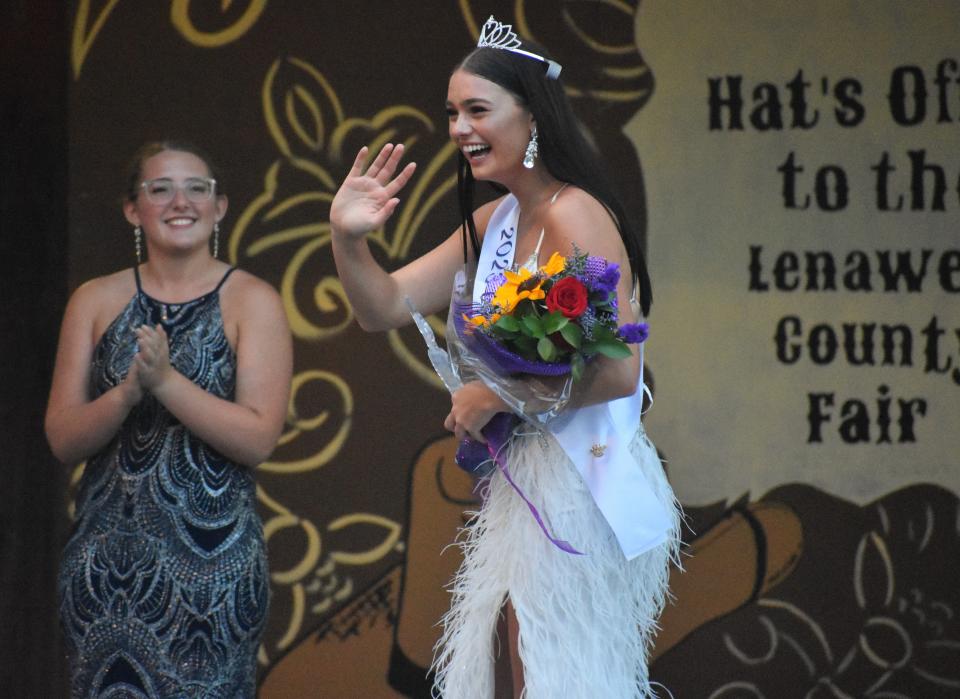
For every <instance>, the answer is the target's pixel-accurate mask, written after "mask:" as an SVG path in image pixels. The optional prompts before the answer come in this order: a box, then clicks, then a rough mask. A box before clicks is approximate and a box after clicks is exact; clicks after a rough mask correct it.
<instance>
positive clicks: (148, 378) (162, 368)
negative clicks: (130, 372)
mask: <svg viewBox="0 0 960 699" xmlns="http://www.w3.org/2000/svg"><path fill="white" fill-rule="evenodd" d="M137 348H138V349H137V357H136V360H135V361H136V363H137V370H138V374H139V377H140V385H142V386H143V387H144V388H146V389H148V390H153V389H155V388H157V387H158V386H159V385H160V384H162V383H163V382H164V380H165V379H166V378H167V377H168V376H169V374H170V372H172V371H173V367H172V366H171V365H170V343H169V341H168V339H167V333H166V331H165V330H164V329H163V326H162V325H160V324H157V325H156V326H155V327H152V328H151V327H150V326H149V325H141V326H140V327H139V328H137Z"/></svg>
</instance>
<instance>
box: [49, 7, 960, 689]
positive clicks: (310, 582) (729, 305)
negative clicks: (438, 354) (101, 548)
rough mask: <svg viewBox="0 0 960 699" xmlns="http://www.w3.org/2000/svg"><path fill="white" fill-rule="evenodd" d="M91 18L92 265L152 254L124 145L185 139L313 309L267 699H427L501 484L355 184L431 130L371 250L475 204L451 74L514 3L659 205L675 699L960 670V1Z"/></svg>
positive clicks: (77, 214)
mask: <svg viewBox="0 0 960 699" xmlns="http://www.w3.org/2000/svg"><path fill="white" fill-rule="evenodd" d="M68 12H69V13H70V23H71V27H72V40H71V45H70V68H69V69H70V73H71V80H72V82H71V90H70V100H69V101H70V117H69V124H70V135H69V154H70V160H69V162H70V231H69V239H70V240H69V245H70V269H69V278H70V284H71V286H76V285H77V284H79V283H80V282H81V281H83V280H84V279H87V278H89V277H91V276H95V275H98V274H103V273H107V272H109V271H113V270H115V269H118V268H122V267H124V266H129V265H130V264H131V263H132V262H133V241H132V234H131V231H129V230H128V227H127V226H126V224H125V222H124V220H123V218H122V215H121V212H120V206H119V196H120V193H121V191H122V188H123V171H124V166H125V164H126V161H127V158H128V157H129V156H130V154H132V153H133V151H134V150H135V149H136V148H137V146H138V145H139V144H140V143H141V142H143V141H144V140H150V139H157V138H163V137H168V136H175V137H185V138H188V139H190V140H193V141H195V142H197V143H199V144H200V145H202V146H204V147H206V148H207V149H208V150H210V151H211V152H212V153H213V154H214V156H215V157H216V158H218V159H219V160H220V161H221V164H222V166H223V168H224V170H225V171H226V177H225V180H226V182H225V185H226V193H227V194H228V196H229V198H230V208H229V212H228V214H227V219H226V225H225V226H223V227H222V228H223V231H224V235H225V240H224V241H221V250H226V254H227V255H228V256H229V258H230V260H231V261H232V262H234V263H236V264H238V265H240V266H242V267H244V268H245V269H247V270H249V271H251V272H253V273H255V274H257V275H259V276H261V277H263V278H264V279H266V280H268V281H269V282H271V283H272V284H274V285H275V286H276V288H277V289H278V290H279V291H280V293H281V294H282V296H283V299H284V303H285V307H286V310H287V314H288V317H289V319H290V323H291V326H292V328H293V332H294V336H295V341H296V345H295V350H296V360H295V361H296V367H295V377H294V390H293V396H292V399H291V403H290V408H289V413H288V421H287V429H286V430H285V432H284V435H283V437H282V439H281V442H280V445H279V446H278V448H277V450H276V452H275V453H274V455H273V456H272V457H271V459H270V461H269V462H267V463H266V464H264V465H263V466H262V467H261V468H260V470H259V473H258V482H259V487H258V495H259V501H260V505H261V515H262V517H263V521H264V526H265V531H266V535H267V537H268V542H269V547H270V563H271V574H272V577H271V587H272V608H271V617H270V623H269V626H268V630H267V634H266V637H265V640H264V644H263V647H262V648H261V652H260V661H261V667H262V673H261V695H262V696H264V697H301V696H322V697H354V696H357V697H359V696H363V697H378V696H383V697H395V696H411V697H423V696H427V691H428V686H429V678H428V677H427V676H426V667H427V666H428V665H429V662H430V657H431V647H432V645H433V642H434V641H435V639H436V636H437V629H436V628H435V626H434V624H435V623H436V621H437V619H438V617H439V615H440V614H441V613H442V611H443V610H444V609H445V608H446V605H447V595H446V592H445V591H444V588H443V586H444V583H445V582H446V581H447V580H448V579H449V577H450V574H451V573H452V571H453V570H454V569H455V568H456V566H457V564H458V559H457V552H456V551H455V550H453V549H447V550H445V551H444V549H445V547H446V545H447V544H449V543H450V542H451V541H452V540H453V538H454V537H455V536H456V532H457V530H458V529H459V528H460V527H462V526H463V525H464V524H465V522H467V521H468V515H467V514H465V513H466V512H468V511H469V510H470V509H471V508H472V507H474V506H475V504H476V501H475V496H474V494H473V483H472V482H471V481H470V480H469V478H468V477H467V476H465V475H464V474H463V473H462V472H460V471H459V470H458V469H457V468H456V466H455V465H454V464H453V463H452V454H453V450H454V446H455V445H454V444H453V440H452V439H451V438H450V437H449V436H448V435H446V434H445V433H444V431H443V429H442V424H441V423H442V419H443V417H444V415H445V414H446V411H447V403H446V400H445V396H444V393H443V389H442V387H441V386H440V384H439V382H438V380H437V379H436V378H435V377H434V376H433V374H432V372H431V371H430V369H429V365H428V364H427V362H426V359H425V352H424V351H423V347H422V342H421V341H420V339H419V337H418V335H417V334H416V333H415V331H413V332H411V331H410V330H402V331H399V332H392V333H386V334H381V335H368V334H365V333H363V332H362V331H361V330H360V329H359V328H358V327H357V325H356V324H355V323H354V322H353V317H352V312H351V309H350V306H349V304H348V303H347V301H346V299H345V297H344V294H343V290H342V287H341V286H340V284H339V281H338V280H337V278H336V275H335V270H334V266H333V262H332V258H331V255H330V245H329V243H330V240H329V224H328V208H329V203H330V200H331V198H332V196H333V193H334V192H335V191H336V188H337V185H338V183H339V181H340V180H341V179H342V177H343V176H344V174H345V173H346V170H347V168H348V167H349V164H350V163H351V161H352V159H353V156H354V154H355V152H356V150H357V149H358V148H359V147H360V146H361V145H364V144H369V145H371V146H372V147H373V148H376V147H377V146H378V145H380V144H382V143H385V142H388V141H394V142H396V141H402V142H404V143H405V144H406V145H407V148H408V154H409V157H410V158H411V159H413V160H416V161H417V162H418V165H419V167H418V170H417V175H416V176H415V178H414V180H413V181H412V182H411V183H410V184H409V185H408V186H407V188H406V190H405V192H404V196H403V200H402V202H401V206H400V208H399V210H398V211H397V212H396V214H395V215H394V217H393V218H392V220H391V221H390V222H389V223H388V225H387V226H386V228H385V229H384V230H383V231H379V232H378V233H377V234H375V235H374V236H373V247H374V249H375V254H376V255H377V256H378V258H379V259H380V260H381V262H382V263H383V264H384V265H386V266H388V267H396V266H399V265H401V264H403V263H404V262H405V261H407V260H410V259H412V258H414V257H415V256H417V255H419V254H421V253H422V252H424V251H425V250H427V249H429V248H430V247H431V246H432V245H433V244H435V243H436V242H437V241H439V240H440V239H442V238H443V237H444V236H446V235H447V234H448V233H449V232H450V231H451V230H452V229H453V228H454V226H455V225H456V211H455V204H454V201H453V200H454V198H455V197H454V196H453V193H452V192H451V189H452V187H453V186H454V183H455V180H454V177H455V175H454V164H455V161H456V152H455V150H454V149H453V148H452V146H451V145H450V143H449V142H448V138H447V135H446V123H445V122H446V115H445V112H444V109H443V102H444V99H445V94H446V80H447V77H448V75H449V72H450V70H451V69H452V68H453V66H454V65H455V64H456V62H457V61H458V60H459V58H461V57H462V56H463V55H464V54H465V53H466V52H467V51H468V50H469V48H470V47H471V46H472V45H473V44H474V43H475V41H476V37H477V34H478V28H479V26H480V25H481V24H482V23H483V20H485V19H486V17H487V16H488V15H489V14H490V13H494V14H496V15H497V17H498V18H500V19H501V20H503V21H508V22H513V24H514V26H515V28H516V29H517V30H518V31H519V32H520V33H521V34H522V35H525V36H529V37H533V38H535V39H536V40H538V41H540V42H541V43H544V44H546V45H548V46H549V47H550V49H551V51H552V52H553V53H554V54H555V55H556V57H557V59H558V60H559V61H560V62H561V63H562V64H563V65H564V71H563V76H564V80H565V83H566V86H567V89H568V91H569V93H570V96H571V98H572V99H573V102H574V105H575V107H576V109H577V111H578V114H579V115H580V117H581V119H582V120H583V122H584V124H585V128H587V129H588V130H589V131H590V133H591V135H592V137H593V139H594V140H595V142H596V143H597V145H598V147H599V149H600V150H601V151H602V152H603V154H604V156H605V158H606V160H607V161H608V163H609V166H610V169H611V171H612V172H614V173H615V174H616V175H617V177H618V179H619V182H620V184H621V186H622V189H623V193H624V195H625V197H626V198H627V200H628V201H629V202H630V205H631V207H632V208H633V209H634V211H635V212H636V213H637V214H638V216H639V217H640V219H641V220H642V221H643V222H644V225H643V229H644V231H645V245H646V249H647V251H648V255H649V260H650V265H651V269H652V275H653V282H654V288H655V303H654V312H653V314H652V316H651V318H650V322H651V327H652V335H651V339H650V340H649V346H648V349H647V353H646V354H647V361H648V374H649V377H650V380H651V383H654V388H655V393H656V397H655V401H654V406H653V408H652V409H651V411H650V412H649V413H648V415H647V418H646V421H647V427H648V431H649V432H650V434H651V436H652V437H653V439H654V441H655V442H656V443H657V444H658V446H659V448H660V450H661V451H662V453H663V456H664V457H665V461H666V467H667V469H668V473H669V475H670V478H671V481H672V482H673V484H674V486H675V488H676V491H677V494H678V497H679V498H680V500H681V501H682V502H683V503H684V505H685V507H686V511H687V514H688V519H689V522H688V524H689V526H688V528H687V531H686V532H685V537H686V540H687V541H686V543H687V546H686V553H687V554H688V555H687V556H686V557H685V568H686V572H684V573H680V572H679V571H674V575H673V576H672V584H673V588H674V592H675V595H676V599H675V601H674V603H673V604H672V605H671V606H670V607H669V608H668V609H667V611H666V612H665V614H664V617H663V630H662V632H661V634H660V637H659V639H658V641H657V647H656V648H655V649H654V660H653V664H652V668H651V670H652V674H653V676H654V677H655V679H657V680H658V681H659V682H661V683H663V685H664V686H666V687H668V688H669V689H670V690H671V691H672V692H673V695H674V696H677V697H792V696H797V697H804V696H809V697H821V696H823V697H826V696H875V697H888V698H889V697H921V696H922V697H940V696H944V697H946V696H952V695H954V694H955V693H956V692H957V691H960V673H958V671H957V669H956V668H957V667H958V662H957V660H958V659H960V653H958V650H960V634H958V629H957V627H958V623H957V619H956V614H957V612H958V605H960V599H958V597H960V593H958V592H957V591H958V589H960V585H958V579H957V577H958V574H957V573H956V572H955V571H953V570H951V568H952V566H949V567H948V562H949V561H955V560H956V559H957V555H958V540H957V529H956V521H957V491H958V487H960V483H958V475H957V474H958V473H960V470H958V468H957V466H958V464H957V458H956V454H957V453H958V446H960V445H958V439H960V438H958V436H957V435H958V431H957V430H956V429H955V425H956V424H957V418H958V411H957V393H956V392H957V390H958V388H957V387H958V384H960V364H958V363H960V316H958V313H957V310H956V308H957V304H956V297H957V293H958V290H960V245H958V235H957V232H958V225H957V224H958V211H960V162H958V161H957V156H956V153H957V152H960V149H958V148H957V146H958V145H960V135H958V134H960V65H958V61H960V54H958V52H957V49H956V45H955V42H954V31H953V28H955V27H957V26H958V24H960V11H958V7H957V6H956V5H955V4H952V3H947V2H942V3H937V2H930V3H922V4H918V3H910V2H893V1H892V0H884V1H882V2H881V1H877V2H851V1H849V0H848V1H845V2H826V1H825V0H824V1H816V2H808V3H802V4H799V5H796V6H794V5H791V4H786V3H765V2H759V1H758V0H755V1H753V2H746V1H745V0H744V1H739V2H726V3H722V4H721V3H710V2H693V1H689V0H687V1H671V2H666V1H665V0H646V1H644V2H642V3H639V2H634V1H630V0H556V1H552V2H547V1H546V0H544V1H542V2H523V1H513V2H511V1H508V0H493V1H491V2H488V3H483V4H481V3H477V2H474V1H472V0H459V1H456V0H449V1H447V2H440V1H436V2H423V3H411V2H402V1H400V0H367V1H364V0H360V1H359V2H353V3H350V5H349V7H346V6H344V5H343V4H342V3H333V2H329V3H324V2H316V3H280V2H276V1H273V2H271V1H270V0H219V1H217V2H214V1H212V0H171V2H170V3H150V4H146V3H134V2H130V1H127V0H100V1H97V0H74V1H73V2H71V3H69V9H68ZM432 321H433V322H434V324H435V325H436V326H437V328H438V330H439V329H440V326H441V325H442V319H440V318H434V319H432ZM77 475H78V472H75V473H74V474H73V478H74V479H76V477H77ZM441 552H443V553H442V554H441ZM705 659H708V660H709V661H708V662H704V660H705Z"/></svg>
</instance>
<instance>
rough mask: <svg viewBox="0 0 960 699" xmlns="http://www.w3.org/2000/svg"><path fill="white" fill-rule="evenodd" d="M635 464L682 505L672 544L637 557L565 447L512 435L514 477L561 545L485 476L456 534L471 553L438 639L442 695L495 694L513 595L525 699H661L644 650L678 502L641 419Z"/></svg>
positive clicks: (670, 503)
mask: <svg viewBox="0 0 960 699" xmlns="http://www.w3.org/2000/svg"><path fill="white" fill-rule="evenodd" d="M630 449H631V453H632V454H633V455H634V457H635V458H636V462H637V468H640V469H642V470H643V472H644V474H645V476H646V478H647V481H648V482H649V483H650V486H651V488H652V489H653V491H654V493H655V494H656V495H657V497H658V499H660V500H661V502H663V503H664V504H665V505H666V506H667V507H668V508H669V509H670V511H672V512H673V513H674V526H673V528H672V530H671V531H668V532H667V533H666V534H667V535H666V538H665V540H664V542H663V543H661V544H660V545H658V546H656V547H654V548H653V549H651V550H649V551H647V552H645V553H643V554H641V555H639V556H637V557H636V558H634V559H633V560H630V561H628V560H627V559H626V558H625V557H624V555H623V553H622V551H621V549H620V547H619V545H618V543H617V540H616V537H615V536H614V534H613V531H612V530H611V529H610V527H609V525H608V524H607V522H606V520H604V518H603V516H602V515H601V513H600V510H599V509H598V508H597V506H596V505H595V504H594V502H593V499H592V497H591V495H590V492H589V490H588V489H587V487H586V485H585V484H584V483H583V480H582V479H581V477H580V474H579V473H577V471H576V469H575V467H574V465H573V463H572V462H571V461H570V460H569V459H568V458H567V455H566V453H565V452H564V451H563V449H562V448H561V447H560V446H559V444H557V442H556V440H555V439H554V438H553V437H552V436H551V435H549V434H544V433H535V434H526V435H518V436H515V437H514V438H513V440H512V442H511V444H510V446H508V448H507V450H506V456H507V464H508V465H509V468H510V472H511V475H512V477H513V479H514V481H515V482H516V483H517V485H519V486H520V488H521V489H522V490H523V492H524V493H525V494H526V496H527V497H528V498H529V499H530V500H531V501H532V502H533V503H534V504H535V505H536V507H537V509H538V510H539V512H540V514H541V517H542V518H543V519H544V522H545V523H546V525H547V528H548V529H549V531H550V532H551V534H552V535H553V536H554V537H556V538H558V539H562V540H566V541H568V542H569V543H570V544H571V545H572V546H573V547H574V548H575V549H577V550H578V551H582V552H583V553H584V554H585V555H582V556H577V555H571V554H569V553H565V552H564V551H561V550H560V549H558V548H557V547H556V546H554V545H553V544H552V543H551V542H550V541H549V540H548V539H547V538H546V536H544V534H543V532H542V531H541V530H540V528H539V527H538V526H537V523H536V521H535V520H534V518H533V515H532V514H531V512H530V510H529V509H528V508H527V505H526V503H524V502H523V500H522V499H521V498H520V496H519V495H518V494H517V492H516V491H514V489H513V488H512V487H511V486H510V484H509V483H508V482H507V481H506V479H505V478H504V476H503V474H502V473H501V472H500V471H499V469H497V470H496V471H494V472H493V474H492V475H491V476H490V477H489V478H488V479H487V480H486V481H484V482H483V484H482V487H483V488H485V497H484V500H483V504H482V506H481V509H480V512H479V513H476V516H475V518H474V519H473V520H472V521H471V524H470V525H469V526H468V527H466V528H465V529H464V530H463V531H462V533H461V534H462V535H461V540H460V541H459V542H458V543H459V545H460V546H461V547H462V549H463V554H464V561H463V564H462V566H461V568H460V570H459V572H458V573H457V575H456V577H455V578H454V580H453V583H452V590H451V591H452V594H453V600H452V604H451V608H450V610H449V611H448V612H447V614H446V615H445V616H444V618H443V634H442V637H441V639H440V641H439V642H438V644H437V647H436V654H435V658H434V663H433V668H434V670H435V672H436V682H435V686H434V696H436V697H441V696H442V697H443V699H474V698H475V699H492V697H493V696H494V657H495V655H496V652H497V649H496V648H495V647H494V644H495V642H496V640H495V638H494V634H495V629H496V624H497V618H498V615H499V614H500V612H501V608H502V605H503V603H504V600H505V599H506V598H508V597H509V599H510V601H511V603H512V605H513V607H514V609H515V610H516V614H517V620H518V622H519V627H520V634H519V636H520V638H519V653H520V658H521V660H522V662H523V672H524V682H525V687H526V689H525V694H524V696H525V697H526V699H559V698H562V699H596V698H597V697H605V698H607V699H631V698H633V697H644V698H645V697H654V696H656V694H655V693H654V692H653V690H652V688H651V686H650V683H649V680H648V676H647V653H648V650H649V648H650V645H651V642H652V639H653V636H654V634H655V632H656V628H657V626H656V620H657V618H658V617H659V615H660V612H661V610H662V608H663V605H664V602H665V600H666V597H667V594H668V593H667V581H668V575H669V564H670V561H671V560H674V561H676V560H677V552H678V546H679V525H680V510H679V507H678V506H677V503H676V500H675V498H674V495H673V490H672V489H671V488H670V485H669V484H668V482H667V479H666V474H665V473H664V470H663V465H662V464H661V462H660V459H659V457H658V456H657V453H656V449H655V448H654V447H653V445H652V443H651V442H650V440H649V439H647V437H646V434H645V433H644V431H643V428H642V427H641V428H640V430H639V431H638V432H637V434H636V435H635V437H634V439H633V440H632V442H631V444H630Z"/></svg>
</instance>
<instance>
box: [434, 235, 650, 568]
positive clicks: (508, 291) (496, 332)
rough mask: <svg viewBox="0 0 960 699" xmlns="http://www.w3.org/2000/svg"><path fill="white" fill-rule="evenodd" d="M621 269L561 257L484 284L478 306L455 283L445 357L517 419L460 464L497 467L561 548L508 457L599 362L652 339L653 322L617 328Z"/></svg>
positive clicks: (462, 280) (460, 455)
mask: <svg viewBox="0 0 960 699" xmlns="http://www.w3.org/2000/svg"><path fill="white" fill-rule="evenodd" d="M619 281H620V268H619V265H617V264H614V263H610V262H607V260H605V259H604V258H602V257H596V256H591V255H588V254H585V253H582V252H581V251H579V250H576V249H575V250H574V254H573V255H571V256H570V257H564V256H562V255H560V254H559V253H554V254H553V255H551V256H550V259H549V260H548V261H547V264H545V265H544V266H542V267H540V268H539V269H537V270H536V271H530V270H528V269H525V268H520V269H518V270H516V271H504V272H502V273H500V274H496V275H493V276H492V277H490V278H488V279H487V282H486V287H485V289H486V290H485V292H484V293H483V294H482V295H481V300H480V302H479V303H474V301H473V296H474V294H473V286H472V285H468V284H467V279H466V274H465V273H460V274H458V275H457V279H456V281H455V283H454V291H453V299H452V301H451V305H450V315H449V320H448V327H447V352H448V354H449V358H450V361H451V363H452V365H453V366H454V367H456V371H457V374H458V377H459V379H460V380H466V379H467V378H469V377H470V375H471V374H472V375H473V376H474V377H476V378H479V379H481V380H482V381H483V382H484V383H485V384H486V385H487V386H488V387H489V388H490V389H491V390H493V391H494V392H496V393H497V395H498V396H500V398H502V399H503V401H504V402H505V403H507V405H509V406H510V407H511V408H512V409H513V411H514V412H509V413H508V412H503V413H497V414H496V415H495V416H494V417H493V419H491V420H490V422H489V423H488V424H487V425H486V427H484V429H483V436H484V437H485V438H486V440H487V441H486V443H483V442H478V441H476V440H474V439H470V438H467V439H464V440H463V441H462V442H461V443H460V444H459V445H458V448H457V454H456V461H457V463H458V464H459V465H460V467H461V468H463V469H465V470H466V471H469V472H471V473H474V474H476V475H481V476H482V475H486V474H487V473H489V472H490V471H491V470H492V469H494V468H496V467H499V468H500V470H501V472H502V473H503V474H504V476H505V477H506V479H507V480H508V481H509V483H510V484H511V485H512V486H513V488H514V489H515V490H516V491H517V493H518V494H519V495H520V497H521V498H523V500H524V501H525V502H526V503H527V506H528V507H529V509H530V511H531V513H532V514H533V516H534V518H535V519H536V520H537V523H538V524H539V525H540V528H541V529H542V530H543V532H544V534H545V535H546V536H547V538H548V539H550V541H552V542H553V543H554V544H555V545H556V546H558V547H559V548H561V549H562V550H564V551H567V552H569V553H579V552H578V551H576V550H575V549H573V548H572V547H571V546H570V545H569V544H568V543H567V542H565V541H560V540H558V539H556V538H554V537H553V536H552V535H551V534H550V533H549V532H548V531H547V528H546V526H545V525H544V523H543V521H542V519H541V517H540V514H539V512H538V511H537V508H536V507H535V506H534V505H533V503H532V502H531V501H530V500H529V499H528V498H527V497H526V495H524V493H523V492H522V491H521V490H520V488H519V487H518V486H517V485H516V483H514V481H513V478H512V477H511V475H510V469H509V467H508V465H507V464H506V463H505V462H504V460H503V458H502V456H501V452H502V450H503V448H504V447H505V446H506V444H507V443H508V442H509V440H510V438H511V437H512V435H513V434H514V431H515V429H516V426H517V424H518V423H519V421H520V420H521V417H520V416H522V417H523V419H527V420H529V421H531V422H535V423H536V422H539V423H544V422H547V421H548V420H550V419H551V418H553V417H555V416H556V415H558V414H559V412H560V410H561V409H562V408H563V407H564V405H566V403H567V402H568V401H569V398H570V391H571V385H572V384H573V383H574V382H578V381H581V380H583V378H584V370H585V368H586V365H587V364H588V363H589V362H590V361H591V360H592V359H593V358H595V357H597V356H598V355H604V356H607V357H611V358H614V359H623V358H626V357H629V356H630V354H631V351H630V348H629V347H628V346H627V345H628V344H636V343H640V342H643V341H644V340H646V338H647V335H648V326H647V324H646V323H627V324H624V325H618V322H617V321H618V310H617V284H618V283H619Z"/></svg>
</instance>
